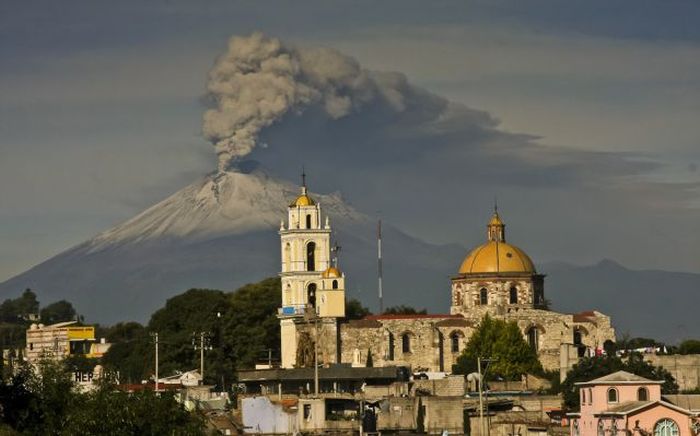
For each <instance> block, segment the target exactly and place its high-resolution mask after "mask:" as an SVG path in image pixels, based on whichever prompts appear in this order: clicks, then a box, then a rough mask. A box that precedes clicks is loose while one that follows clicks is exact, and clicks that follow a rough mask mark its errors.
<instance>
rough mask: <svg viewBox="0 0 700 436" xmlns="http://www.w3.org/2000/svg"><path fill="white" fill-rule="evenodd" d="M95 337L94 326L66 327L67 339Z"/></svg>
mask: <svg viewBox="0 0 700 436" xmlns="http://www.w3.org/2000/svg"><path fill="white" fill-rule="evenodd" d="M74 339H93V340H94V339H95V327H68V340H74Z"/></svg>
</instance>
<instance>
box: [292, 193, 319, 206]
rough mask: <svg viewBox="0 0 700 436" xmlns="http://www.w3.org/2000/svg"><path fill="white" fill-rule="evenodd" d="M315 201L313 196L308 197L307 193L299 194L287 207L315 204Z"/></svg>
mask: <svg viewBox="0 0 700 436" xmlns="http://www.w3.org/2000/svg"><path fill="white" fill-rule="evenodd" d="M315 205H316V202H315V201H314V199H313V198H311V197H309V196H308V195H307V194H301V195H300V196H298V197H297V199H296V200H294V201H292V202H291V203H290V204H289V207H297V206H315Z"/></svg>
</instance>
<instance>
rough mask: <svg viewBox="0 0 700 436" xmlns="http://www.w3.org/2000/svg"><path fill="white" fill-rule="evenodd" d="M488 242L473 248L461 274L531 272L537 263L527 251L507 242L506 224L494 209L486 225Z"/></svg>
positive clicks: (461, 268)
mask: <svg viewBox="0 0 700 436" xmlns="http://www.w3.org/2000/svg"><path fill="white" fill-rule="evenodd" d="M486 228H487V233H486V235H487V236H488V242H487V243H485V244H484V245H480V246H478V247H476V248H475V249H473V250H472V251H471V253H469V254H468V255H467V257H465V258H464V261H463V262H462V265H461V266H460V267H459V273H460V274H483V273H530V274H534V273H535V272H536V271H535V265H534V264H533V263H532V260H531V259H530V257H529V256H528V255H527V254H525V252H524V251H523V250H521V249H519V248H518V247H516V246H515V245H511V244H507V243H506V231H505V229H506V225H505V224H504V223H503V221H502V220H501V217H500V216H498V211H497V210H494V213H493V215H492V216H491V220H489V223H488V225H487V226H486Z"/></svg>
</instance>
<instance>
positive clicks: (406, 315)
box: [364, 313, 464, 321]
mask: <svg viewBox="0 0 700 436" xmlns="http://www.w3.org/2000/svg"><path fill="white" fill-rule="evenodd" d="M431 318H437V319H449V318H455V319H459V318H462V319H464V317H463V316H462V315H450V314H430V313H428V314H426V313H410V314H409V313H401V314H388V313H387V314H384V315H368V316H366V317H365V318H364V319H367V320H375V321H381V320H383V319H431Z"/></svg>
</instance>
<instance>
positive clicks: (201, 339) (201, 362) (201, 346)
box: [199, 332, 204, 384]
mask: <svg viewBox="0 0 700 436" xmlns="http://www.w3.org/2000/svg"><path fill="white" fill-rule="evenodd" d="M199 373H200V374H201V375H202V384H204V332H199Z"/></svg>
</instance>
